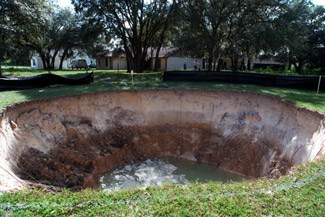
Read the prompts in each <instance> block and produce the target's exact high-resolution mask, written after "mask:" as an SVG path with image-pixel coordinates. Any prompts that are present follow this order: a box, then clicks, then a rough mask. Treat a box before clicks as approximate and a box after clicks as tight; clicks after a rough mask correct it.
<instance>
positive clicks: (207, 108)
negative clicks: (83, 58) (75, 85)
mask: <svg viewBox="0 0 325 217" xmlns="http://www.w3.org/2000/svg"><path fill="white" fill-rule="evenodd" d="M0 124H1V125H0V145H1V149H0V163H1V167H0V186H2V189H14V188H20V187H22V186H25V185H26V184H27V183H42V184H45V185H54V186H56V187H68V188H72V189H75V190H78V189H80V188H85V187H96V186H97V185H98V183H97V180H98V177H99V175H100V174H101V173H103V172H107V171H109V170H111V169H114V168H116V167H118V166H120V165H123V164H126V163H130V162H137V161H140V160H145V159H147V158H154V157H159V156H176V157H181V158H186V159H190V160H195V161H199V162H206V163H211V164H214V165H217V166H219V167H221V168H223V169H226V170H231V171H234V172H238V173H241V174H243V175H246V176H250V177H256V178H258V177H262V176H266V177H278V176H280V175H281V174H284V173H286V172H287V171H288V169H290V167H291V166H292V165H295V164H300V163H303V162H305V161H312V160H314V159H316V158H320V157H323V156H324V154H325V148H324V146H325V117H324V116H323V115H321V114H318V113H316V112H311V111H308V110H306V109H299V108H296V107H295V106H294V105H292V104H291V103H288V102H284V101H282V100H280V99H279V98H276V97H272V96H265V95H261V94H255V93H242V92H223V91H207V90H204V91H203V90H143V91H132V92H131V91H107V92H101V93H94V94H84V95H78V96H67V97H61V98H56V99H51V100H41V101H32V102H27V103H22V104H18V105H14V106H12V107H9V108H7V109H6V111H5V112H3V114H2V116H1V117H0ZM0 190H1V188H0Z"/></svg>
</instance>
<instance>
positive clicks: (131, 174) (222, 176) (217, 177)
mask: <svg viewBox="0 0 325 217" xmlns="http://www.w3.org/2000/svg"><path fill="white" fill-rule="evenodd" d="M242 180H244V177H242V176H239V175H238V174H234V173H231V172H228V171H225V170H222V169H219V168H217V167H215V166H212V165H209V164H203V163H197V162H194V161H189V160H183V159H179V158H173V157H167V158H162V159H148V160H146V161H143V162H140V163H135V164H130V165H126V166H123V167H120V168H117V169H115V170H113V171H111V172H109V173H107V174H105V175H103V176H102V177H100V180H99V181H100V188H101V189H104V190H108V191H117V190H122V189H126V188H145V187H148V186H158V185H163V184H188V183H190V182H194V181H198V182H208V181H220V182H229V181H242Z"/></svg>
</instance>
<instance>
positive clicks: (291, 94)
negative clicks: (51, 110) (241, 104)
mask: <svg viewBox="0 0 325 217" xmlns="http://www.w3.org/2000/svg"><path fill="white" fill-rule="evenodd" d="M40 73H47V72H46V71H39V70H24V69H21V70H6V71H5V73H4V75H11V76H32V75H37V74H40ZM52 73H55V74H58V75H61V76H66V77H68V78H78V77H82V76H83V75H84V73H86V71H84V70H83V71H76V70H74V71H53V72H52ZM94 73H95V82H94V83H92V84H90V85H80V86H62V85H55V86H51V87H46V88H40V89H31V90H19V91H5V92H0V111H1V110H3V108H4V107H6V106H8V105H12V104H14V103H17V102H23V101H28V100H33V99H43V98H49V97H54V96H62V95H71V94H80V93H87V92H96V91H102V90H110V89H128V90H131V89H148V88H159V87H161V84H162V83H163V81H162V75H161V73H143V74H135V75H134V84H135V85H134V86H133V85H132V81H131V75H130V74H129V73H126V72H125V71H121V72H119V73H118V72H116V71H98V70H97V71H94ZM166 83H167V84H168V87H169V88H197V89H216V90H233V91H251V92H258V93H264V94H272V95H276V96H279V97H281V98H283V99H285V100H288V101H291V102H293V103H295V104H296V105H297V106H300V107H306V108H309V109H311V110H316V111H319V112H321V113H325V93H320V94H316V90H315V91H306V90H295V89H286V88H274V87H263V86H256V85H245V84H230V83H217V82H199V83H197V82H166Z"/></svg>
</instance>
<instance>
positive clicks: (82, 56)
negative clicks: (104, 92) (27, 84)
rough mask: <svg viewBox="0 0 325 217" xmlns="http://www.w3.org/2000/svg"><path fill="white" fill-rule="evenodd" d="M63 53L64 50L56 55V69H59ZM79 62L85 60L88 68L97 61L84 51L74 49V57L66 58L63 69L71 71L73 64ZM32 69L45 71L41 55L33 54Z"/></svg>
mask: <svg viewBox="0 0 325 217" xmlns="http://www.w3.org/2000/svg"><path fill="white" fill-rule="evenodd" d="M52 52H54V51H52ZM62 53H63V50H60V51H59V53H58V54H57V55H56V57H55V62H54V69H59V67H60V61H61V57H62ZM78 60H85V61H86V62H87V65H88V66H89V65H94V63H95V62H96V61H95V59H92V58H91V57H90V56H89V55H87V54H86V53H85V52H84V51H82V50H79V49H74V50H73V55H72V56H70V57H69V58H66V59H65V60H64V61H63V64H62V69H71V68H72V63H73V62H76V61H78ZM31 68H32V69H44V65H43V61H42V58H41V57H40V55H39V54H38V53H37V52H33V53H32V58H31Z"/></svg>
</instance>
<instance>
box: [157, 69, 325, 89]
mask: <svg viewBox="0 0 325 217" xmlns="http://www.w3.org/2000/svg"><path fill="white" fill-rule="evenodd" d="M163 79H164V81H216V82H229V83H238V84H256V85H262V86H272V87H286V88H296V89H309V90H317V88H318V83H319V79H320V77H319V76H287V75H268V74H256V73H242V72H207V71H169V72H164V76H163ZM320 90H325V76H323V77H322V79H321V83H320Z"/></svg>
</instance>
